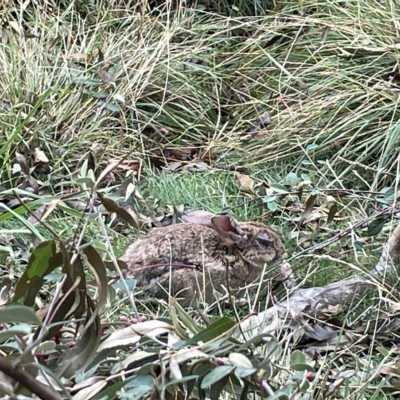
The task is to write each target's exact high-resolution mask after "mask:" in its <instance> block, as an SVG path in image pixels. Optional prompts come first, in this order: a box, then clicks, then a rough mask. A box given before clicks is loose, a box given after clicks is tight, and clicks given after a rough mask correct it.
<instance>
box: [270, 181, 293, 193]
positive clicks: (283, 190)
mask: <svg viewBox="0 0 400 400" xmlns="http://www.w3.org/2000/svg"><path fill="white" fill-rule="evenodd" d="M270 186H271V188H272V189H274V191H275V192H277V193H285V194H287V193H290V191H289V190H288V189H287V187H285V186H283V185H280V184H279V183H272V184H271V185H270Z"/></svg>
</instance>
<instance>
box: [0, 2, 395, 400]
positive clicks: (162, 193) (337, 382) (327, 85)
mask: <svg viewBox="0 0 400 400" xmlns="http://www.w3.org/2000/svg"><path fill="white" fill-rule="evenodd" d="M395 10H396V2H394V1H392V0H386V1H375V0H365V1H364V2H362V6H360V4H359V2H356V1H326V2H325V1H322V2H315V1H311V0H303V1H297V0H293V1H289V0H288V1H285V0H283V1H272V0H271V1H267V0H258V1H256V0H254V1H253V0H251V1H250V0H247V1H244V0H237V1H228V0H225V1H222V0H221V1H206V0H204V1H200V0H198V2H195V1H188V0H187V1H186V2H185V1H183V0H182V1H178V0H176V1H159V0H153V1H147V0H141V1H128V0H127V1H117V0H113V1H99V2H92V1H74V2H66V1H59V2H55V1H52V0H46V1H42V0H37V1H34V2H31V1H26V2H15V1H8V2H7V1H6V2H5V5H4V6H3V7H2V8H1V11H0V13H1V16H2V20H3V26H2V37H1V41H0V60H1V62H0V71H1V73H0V88H1V93H2V96H1V99H0V118H1V122H2V124H1V130H0V160H1V161H0V264H1V265H0V266H1V275H0V277H1V281H0V288H1V296H0V374H1V375H2V376H1V379H0V381H2V382H4V384H3V383H2V384H1V385H0V392H1V393H2V395H3V396H9V397H11V396H13V395H14V394H21V395H25V396H32V395H33V393H35V394H36V395H37V396H39V398H43V399H59V398H74V399H75V398H76V399H84V398H85V399H89V398H96V399H114V398H127V399H205V398H210V399H218V398H222V399H228V398H229V399H231V398H232V399H247V398H249V399H258V398H268V399H275V398H282V399H283V398H302V399H323V398H327V397H329V396H330V397H332V398H350V397H351V398H353V399H361V398H362V399H364V398H367V399H386V398H393V399H395V398H397V397H396V396H397V394H396V393H397V391H398V385H399V384H398V372H397V369H396V368H395V365H396V363H397V362H398V355H397V348H396V345H397V344H398V333H399V332H398V331H399V329H398V321H397V309H398V304H399V299H398V293H397V291H396V282H397V281H396V279H397V277H396V276H394V277H393V276H390V277H388V278H387V281H386V280H385V281H384V282H383V281H382V282H375V286H374V287H373V288H371V290H370V291H367V292H365V293H364V294H363V296H361V298H360V297H357V298H355V299H354V303H353V304H352V305H351V307H343V309H340V308H339V307H338V308H335V309H329V310H327V311H326V314H325V318H320V316H314V315H306V314H304V315H301V316H299V319H298V320H299V321H301V322H302V324H300V325H301V326H300V327H299V328H298V329H297V330H290V329H286V330H285V329H282V330H280V331H273V330H271V331H270V332H268V333H265V332H264V333H261V331H260V332H259V334H258V335H255V336H254V335H253V336H252V335H250V334H247V333H246V332H242V331H241V330H240V322H241V321H245V320H246V319H248V318H249V315H250V314H251V312H260V311H263V310H265V309H267V308H269V307H271V305H273V304H275V303H276V302H278V301H283V300H284V299H285V298H287V297H288V296H290V291H288V290H284V289H282V288H278V289H276V290H275V289H273V292H272V293H271V290H272V289H271V288H270V287H269V286H270V284H269V283H268V282H265V287H266V288H268V293H267V295H266V297H265V298H264V299H263V300H262V301H260V302H258V303H257V304H252V303H251V304H250V302H249V304H246V305H244V306H243V307H242V308H236V307H227V306H226V305H225V304H224V303H223V302H222V301H221V303H220V304H218V306H217V307H216V308H215V309H213V310H206V311H204V312H203V313H200V312H199V311H195V310H184V309H182V308H181V307H180V306H179V305H178V304H176V303H175V302H173V300H171V302H170V303H169V304H165V303H162V302H161V303H160V304H159V306H158V307H157V308H151V307H149V306H147V305H145V304H141V303H139V302H137V301H136V299H135V296H134V294H135V290H134V280H133V279H120V278H124V276H125V271H124V270H123V265H121V264H119V263H118V257H119V256H120V255H121V254H122V253H123V252H124V250H125V248H126V246H127V245H128V244H129V243H131V242H132V241H133V240H135V239H136V238H137V237H138V236H139V235H140V234H141V233H142V232H144V231H145V230H147V229H148V228H150V227H151V226H154V225H157V224H161V225H165V224H168V223H171V222H172V221H173V219H174V218H175V217H176V215H177V214H179V213H180V212H182V211H187V210H192V209H204V210H207V211H211V212H214V213H218V212H222V211H229V212H232V213H233V214H234V215H235V217H236V218H237V219H239V220H258V221H263V222H265V223H267V224H269V225H271V226H273V227H274V229H275V230H276V231H277V232H279V234H280V235H281V236H282V238H283V241H284V242H285V246H286V249H287V261H288V262H290V264H291V267H292V269H293V272H294V274H295V275H296V279H297V282H298V283H299V285H300V286H302V287H314V286H320V285H325V284H327V283H331V282H336V281H339V280H341V279H344V278H346V277H349V276H352V275H354V274H356V273H357V274H361V273H367V272H368V271H370V270H371V269H372V268H373V267H374V266H375V265H376V263H377V261H378V259H379V256H380V253H381V250H382V246H383V245H384V244H385V243H386V242H387V240H388V237H389V234H390V232H391V231H392V230H393V228H394V226H395V225H396V224H397V222H398V221H397V220H398V213H399V208H398V203H397V198H398V176H399V174H398V169H399V161H398V160H399V158H398V157H399V156H398V154H399V148H400V145H399V143H400V140H399V135H400V129H399V121H400V118H399V111H398V93H399V82H400V76H399V67H398V52H399V39H398V38H399V29H400V28H399V26H400V25H399V21H398V18H397V17H396V14H395ZM266 112H267V114H266ZM268 115H269V116H270V118H271V121H269V120H268ZM111 276H113V277H114V278H113V279H110V277H111ZM115 277H117V278H118V279H117V278H115ZM311 325H312V326H321V327H323V328H324V329H323V330H322V328H321V331H320V335H315V336H314V337H311V336H310V335H309V333H310V326H311ZM322 331H323V332H324V335H323V334H322ZM328 331H329V332H330V334H331V333H332V332H335V333H336V334H338V335H339V336H340V340H339V339H338V340H332V336H329V335H328V334H326V335H325V333H326V332H328ZM335 338H336V336H335ZM330 340H331V341H330ZM49 385H50V386H49Z"/></svg>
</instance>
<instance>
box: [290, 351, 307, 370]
mask: <svg viewBox="0 0 400 400" xmlns="http://www.w3.org/2000/svg"><path fill="white" fill-rule="evenodd" d="M305 362H306V356H305V355H304V354H303V353H302V352H301V351H300V350H295V351H293V352H292V353H291V354H290V365H291V366H293V365H295V364H305Z"/></svg>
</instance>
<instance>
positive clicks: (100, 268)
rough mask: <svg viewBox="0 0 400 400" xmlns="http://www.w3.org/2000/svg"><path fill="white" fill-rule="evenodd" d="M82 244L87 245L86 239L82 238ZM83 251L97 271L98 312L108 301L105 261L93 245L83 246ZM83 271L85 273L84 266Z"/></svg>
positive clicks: (95, 271)
mask: <svg viewBox="0 0 400 400" xmlns="http://www.w3.org/2000/svg"><path fill="white" fill-rule="evenodd" d="M82 244H83V245H85V244H86V241H85V240H82ZM82 251H83V253H84V254H85V256H86V257H87V260H88V262H89V265H90V266H91V267H92V270H93V272H94V273H95V278H96V282H97V287H98V288H99V294H98V304H97V307H96V311H95V313H96V312H99V313H101V312H103V311H104V309H105V307H106V303H107V288H108V280H107V272H106V267H105V265H104V263H103V260H102V258H101V256H100V254H99V253H98V252H97V251H96V249H95V248H94V247H93V246H92V245H85V246H83V249H82ZM82 273H83V274H84V272H83V268H82Z"/></svg>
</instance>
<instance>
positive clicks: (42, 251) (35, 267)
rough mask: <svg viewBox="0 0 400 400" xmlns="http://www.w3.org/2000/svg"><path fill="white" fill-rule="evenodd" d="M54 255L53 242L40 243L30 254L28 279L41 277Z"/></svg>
mask: <svg viewBox="0 0 400 400" xmlns="http://www.w3.org/2000/svg"><path fill="white" fill-rule="evenodd" d="M55 254H56V243H55V242H54V240H47V241H46V242H42V243H40V244H39V245H38V246H37V247H36V248H35V249H34V250H33V252H32V254H31V256H30V258H29V262H28V266H27V268H26V269H27V271H28V279H32V278H34V277H43V276H44V273H45V272H46V270H47V269H48V268H49V263H50V260H51V259H52V258H53V257H54V255H55Z"/></svg>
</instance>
